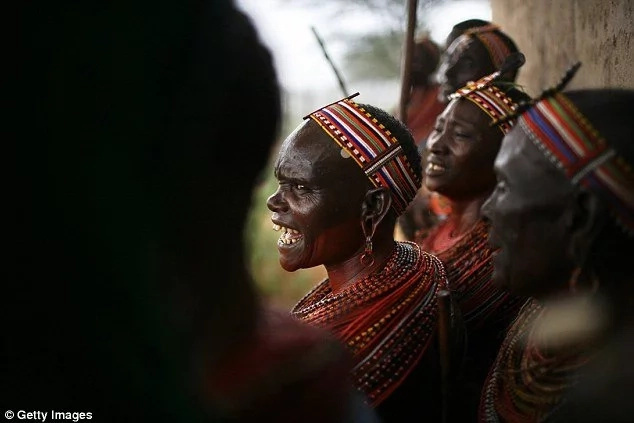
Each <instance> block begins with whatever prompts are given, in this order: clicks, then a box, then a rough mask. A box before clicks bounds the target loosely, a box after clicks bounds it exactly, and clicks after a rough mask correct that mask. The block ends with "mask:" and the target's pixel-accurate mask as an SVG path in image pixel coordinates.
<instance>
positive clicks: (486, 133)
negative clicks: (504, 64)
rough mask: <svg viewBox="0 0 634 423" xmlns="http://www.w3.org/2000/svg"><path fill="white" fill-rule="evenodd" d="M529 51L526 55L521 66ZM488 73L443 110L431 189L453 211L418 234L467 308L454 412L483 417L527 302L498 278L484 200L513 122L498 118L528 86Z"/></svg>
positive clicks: (428, 178)
mask: <svg viewBox="0 0 634 423" xmlns="http://www.w3.org/2000/svg"><path fill="white" fill-rule="evenodd" d="M522 63H523V58H522V57H521V56H519V57H518V62H517V63H516V65H521V64H522ZM499 75H500V72H497V73H495V74H492V75H489V76H487V77H485V78H482V79H480V80H478V81H476V82H475V83H470V84H468V85H467V86H465V87H463V88H461V89H460V90H458V91H457V92H456V93H455V94H453V95H452V96H451V99H452V100H451V102H450V103H449V104H448V105H447V108H446V109H445V110H444V111H443V113H442V114H441V115H440V116H439V117H438V119H437V121H436V126H435V128H434V131H433V132H432V134H431V135H430V136H429V140H428V148H429V154H428V160H427V166H426V167H425V184H426V186H427V189H428V190H429V191H432V192H437V193H439V194H441V195H442V196H443V197H445V198H446V199H447V201H448V202H449V204H450V206H451V213H450V214H449V216H448V217H447V219H446V220H444V221H442V222H440V223H439V224H438V225H436V226H435V227H433V228H432V229H431V230H429V231H427V232H421V233H419V234H418V237H417V242H418V243H419V244H420V245H421V248H422V249H423V250H424V251H427V252H430V253H432V254H436V255H437V256H438V258H439V259H440V260H441V261H442V262H443V264H444V265H445V269H446V270H447V278H448V280H449V287H450V289H451V291H452V293H453V294H454V297H455V299H456V301H457V303H458V306H459V307H460V311H461V312H462V315H463V318H464V323H465V329H466V335H467V339H466V341H467V342H466V357H465V358H466V360H465V363H464V372H463V374H462V375H461V380H460V381H459V382H458V384H457V385H458V386H459V388H460V389H457V390H456V392H454V398H453V402H454V405H457V404H460V407H456V409H454V411H459V412H461V413H464V414H459V415H455V416H454V418H456V419H458V418H460V419H464V420H465V421H472V420H474V419H475V418H476V415H477V408H478V397H479V392H480V388H481V386H482V383H483V382H484V379H485V377H486V374H487V372H488V369H489V367H490V366H491V364H492V363H493V360H494V359H495V356H496V354H497V350H498V348H499V345H500V343H501V342H502V333H503V332H504V330H505V329H506V328H507V327H508V324H509V323H510V322H511V321H512V319H513V318H514V317H515V315H516V314H517V311H518V309H519V306H520V305H521V303H520V302H519V300H518V299H517V298H515V297H513V296H510V295H508V293H507V292H505V291H504V290H501V289H499V288H498V287H496V286H495V285H494V284H493V283H492V281H491V274H492V272H493V262H492V253H493V251H492V249H491V248H489V246H488V245H487V243H488V230H489V225H488V223H487V222H486V221H485V220H484V219H483V218H482V216H481V214H480V207H481V206H482V204H483V203H484V201H485V200H486V199H487V197H488V196H489V195H490V194H491V192H492V191H493V188H494V187H495V174H494V173H493V162H494V160H495V156H496V154H497V153H498V151H499V148H500V144H501V142H502V138H503V137H504V134H506V133H507V132H508V131H509V130H510V129H511V128H512V125H513V120H512V119H510V120H508V121H507V122H506V123H504V124H502V125H496V122H497V120H499V119H501V118H503V117H507V116H510V115H512V114H513V113H514V110H515V109H516V108H517V103H518V101H519V100H520V99H527V98H528V96H526V95H525V94H524V93H522V92H520V91H518V90H516V89H514V88H509V87H508V86H506V85H505V84H504V83H501V82H500V81H499V80H498V79H497V78H496V77H499Z"/></svg>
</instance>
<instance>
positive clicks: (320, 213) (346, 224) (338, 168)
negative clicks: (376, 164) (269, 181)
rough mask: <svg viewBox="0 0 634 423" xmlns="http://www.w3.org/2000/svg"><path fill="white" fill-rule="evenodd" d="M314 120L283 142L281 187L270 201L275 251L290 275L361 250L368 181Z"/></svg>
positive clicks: (277, 168)
mask: <svg viewBox="0 0 634 423" xmlns="http://www.w3.org/2000/svg"><path fill="white" fill-rule="evenodd" d="M340 152H341V148H340V147H339V146H338V145H337V144H336V143H335V142H334V141H333V140H332V139H331V138H330V137H329V136H328V135H327V134H326V133H325V132H324V131H323V130H322V129H321V128H320V127H319V126H318V125H317V124H316V123H315V122H313V121H310V120H309V121H306V122H305V123H303V124H302V125H300V127H299V128H298V129H297V130H295V132H293V133H292V134H291V135H289V136H288V138H287V139H286V140H285V141H284V142H283V144H282V146H281V148H280V152H279V155H278V159H277V162H276V164H275V176H276V178H277V180H278V184H279V185H278V188H277V191H275V193H273V194H272V195H271V196H270V197H269V199H268V201H267V206H268V208H269V209H270V210H271V211H272V212H273V213H272V215H271V220H272V221H273V224H274V229H276V230H278V231H279V233H280V238H279V239H278V242H277V248H278V252H279V255H280V264H281V266H282V267H283V268H284V269H285V270H287V271H290V272H292V271H295V270H297V269H302V268H309V267H314V266H319V265H333V264H338V263H341V262H343V261H345V260H347V259H349V258H350V257H352V256H353V255H355V254H356V253H358V252H359V251H361V250H362V249H363V245H364V244H363V243H364V237H363V232H362V229H361V204H362V202H363V199H364V197H365V194H366V192H367V190H368V188H369V181H368V180H367V178H366V177H365V175H364V174H363V172H362V171H361V169H359V167H358V166H357V164H356V163H355V162H354V160H353V159H352V158H351V157H348V158H344V157H342V155H341V153H340Z"/></svg>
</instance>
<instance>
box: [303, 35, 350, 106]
mask: <svg viewBox="0 0 634 423" xmlns="http://www.w3.org/2000/svg"><path fill="white" fill-rule="evenodd" d="M310 29H311V30H312V31H313V34H315V38H316V39H317V42H318V43H319V47H321V51H322V53H324V57H325V58H326V60H327V61H328V63H330V67H331V68H332V70H333V72H334V73H335V76H336V77H337V81H338V82H339V87H340V88H341V92H343V95H344V96H347V95H348V89H347V88H346V84H345V83H344V82H343V78H342V77H341V74H340V73H339V70H338V69H337V66H335V63H334V62H333V61H332V59H331V58H330V56H329V55H328V51H326V45H325V44H324V40H322V39H321V37H320V36H319V34H318V33H317V30H316V29H315V27H314V26H311V27H310Z"/></svg>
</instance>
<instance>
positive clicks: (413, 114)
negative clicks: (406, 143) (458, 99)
mask: <svg viewBox="0 0 634 423" xmlns="http://www.w3.org/2000/svg"><path fill="white" fill-rule="evenodd" d="M439 92H440V86H439V85H431V86H429V87H415V88H414V89H413V90H412V93H411V97H410V100H409V104H408V106H407V127H408V128H409V130H410V132H411V133H412V136H413V137H414V142H416V145H417V146H421V145H422V144H424V143H425V141H426V140H427V137H428V136H429V134H430V133H431V131H432V129H434V125H435V123H436V118H437V117H438V115H440V114H441V113H442V111H443V110H445V106H446V104H444V103H442V102H440V101H439V100H438V95H439Z"/></svg>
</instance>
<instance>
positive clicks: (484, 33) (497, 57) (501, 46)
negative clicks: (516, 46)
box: [447, 24, 511, 69]
mask: <svg viewBox="0 0 634 423" xmlns="http://www.w3.org/2000/svg"><path fill="white" fill-rule="evenodd" d="M499 29H500V27H499V26H497V25H495V24H490V25H485V26H480V27H477V28H471V29H469V30H467V31H465V32H464V33H463V34H462V35H461V36H459V37H458V38H456V39H455V40H454V42H453V43H451V45H450V46H449V48H448V49H447V50H448V51H449V54H453V53H454V52H455V53H456V54H458V55H460V54H462V52H463V51H465V50H466V49H467V47H469V46H470V45H471V42H472V41H473V39H474V38H475V39H477V40H479V41H480V42H481V43H482V45H483V46H484V48H485V49H486V50H487V53H489V58H490V59H491V63H492V64H493V67H494V68H495V69H499V68H500V67H501V66H502V63H504V60H505V59H506V58H507V57H508V56H509V55H510V54H511V50H510V49H509V47H508V45H507V44H506V43H505V42H504V39H503V38H502V37H501V36H500V34H499V33H498V32H495V31H499Z"/></svg>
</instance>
